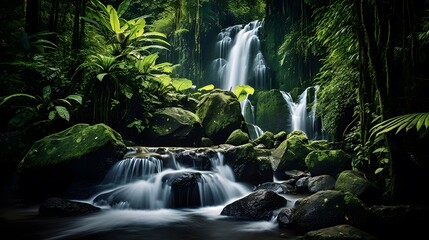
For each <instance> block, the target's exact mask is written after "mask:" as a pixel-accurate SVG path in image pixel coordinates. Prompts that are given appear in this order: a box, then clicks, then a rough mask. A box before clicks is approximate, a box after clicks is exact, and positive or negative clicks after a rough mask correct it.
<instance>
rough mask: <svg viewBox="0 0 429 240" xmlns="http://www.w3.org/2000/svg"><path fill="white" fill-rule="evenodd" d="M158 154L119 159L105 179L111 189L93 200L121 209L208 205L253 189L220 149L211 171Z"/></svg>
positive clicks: (213, 159) (213, 158)
mask: <svg viewBox="0 0 429 240" xmlns="http://www.w3.org/2000/svg"><path fill="white" fill-rule="evenodd" d="M133 154H135V153H133ZM150 154H151V155H154V153H150ZM147 155H149V154H147ZM158 156H159V157H153V156H145V154H143V155H142V156H138V154H137V155H136V156H132V157H126V158H125V159H123V160H122V161H120V162H118V163H116V164H115V165H114V166H113V167H112V169H111V170H110V172H109V173H108V174H107V175H106V178H105V180H104V183H103V186H104V188H106V187H108V189H107V190H104V191H102V192H101V193H100V194H97V196H96V197H95V198H94V199H93V200H92V201H93V202H94V203H95V204H97V205H101V206H103V205H108V206H111V207H112V208H118V209H163V208H178V207H179V208H180V207H204V206H216V205H220V204H224V203H225V202H227V201H228V200H230V199H232V198H237V197H240V196H243V195H244V194H246V193H249V189H247V188H246V187H244V186H243V185H241V184H239V183H236V182H235V179H234V174H233V172H232V170H231V168H230V167H229V166H227V165H225V164H224V163H223V155H222V153H220V152H218V153H216V154H214V155H213V156H211V157H210V164H211V167H210V168H211V170H210V171H206V170H200V169H196V168H189V167H183V166H182V165H181V164H180V163H178V162H177V161H176V159H175V157H174V154H164V155H158ZM192 165H195V163H193V164H192ZM164 166H172V168H166V167H164Z"/></svg>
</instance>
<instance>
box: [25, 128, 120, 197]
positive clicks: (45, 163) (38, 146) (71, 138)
mask: <svg viewBox="0 0 429 240" xmlns="http://www.w3.org/2000/svg"><path fill="white" fill-rule="evenodd" d="M125 152H126V146H125V144H124V143H123V141H122V137H121V135H120V134H119V133H117V132H116V131H114V130H113V129H112V128H110V127H109V126H107V125H105V124H96V125H89V124H76V125H74V126H72V127H70V128H68V129H65V130H63V131H61V132H58V133H55V134H52V135H48V136H46V137H44V138H42V139H40V140H38V141H36V142H35V143H34V144H33V146H32V147H31V149H30V150H29V151H28V152H27V154H26V155H25V157H24V158H23V159H22V160H21V162H20V163H19V166H18V183H19V187H20V190H21V193H22V196H23V197H24V198H26V199H28V200H42V199H44V198H47V197H53V196H56V197H66V198H85V197H88V196H89V195H91V194H92V193H93V192H92V190H93V189H92V187H93V186H94V185H96V184H98V183H99V182H100V181H101V180H102V179H103V177H104V176H105V174H106V173H107V172H108V170H109V169H110V168H111V166H112V165H113V164H114V163H115V162H117V161H118V160H120V159H122V157H123V156H124V154H125Z"/></svg>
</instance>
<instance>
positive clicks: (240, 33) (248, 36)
mask: <svg viewBox="0 0 429 240" xmlns="http://www.w3.org/2000/svg"><path fill="white" fill-rule="evenodd" d="M261 26H262V21H258V20H256V21H253V22H250V23H249V24H247V25H245V26H243V25H235V26H232V27H228V28H226V29H223V30H222V31H221V32H220V33H219V34H218V41H217V43H216V51H215V52H216V54H217V56H216V57H215V60H214V61H213V64H212V68H213V69H212V70H213V75H214V78H215V79H217V82H218V83H219V84H220V87H221V88H222V89H225V90H232V91H234V89H235V87H236V86H238V85H244V84H249V85H251V86H253V87H255V88H256V89H268V88H270V87H271V84H270V83H268V82H267V79H268V77H267V68H266V65H265V59H264V56H263V54H262V52H261V50H260V41H259V37H258V31H259V28H260V27H261Z"/></svg>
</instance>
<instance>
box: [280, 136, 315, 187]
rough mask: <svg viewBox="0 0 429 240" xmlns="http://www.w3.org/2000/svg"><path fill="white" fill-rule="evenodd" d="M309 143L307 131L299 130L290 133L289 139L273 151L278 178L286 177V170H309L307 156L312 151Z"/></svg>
mask: <svg viewBox="0 0 429 240" xmlns="http://www.w3.org/2000/svg"><path fill="white" fill-rule="evenodd" d="M308 143H309V142H308V138H307V136H306V135H305V133H304V132H303V131H300V130H297V131H293V132H292V133H289V134H288V136H287V139H286V140H284V141H283V142H282V143H281V144H280V146H278V147H277V148H276V149H275V150H274V151H273V159H274V168H275V172H274V175H275V177H276V178H277V179H286V178H287V176H286V174H285V172H286V171H290V170H303V171H304V170H307V167H306V165H305V157H306V156H307V155H308V154H309V153H310V152H311V151H312V149H311V148H310V147H309V145H308Z"/></svg>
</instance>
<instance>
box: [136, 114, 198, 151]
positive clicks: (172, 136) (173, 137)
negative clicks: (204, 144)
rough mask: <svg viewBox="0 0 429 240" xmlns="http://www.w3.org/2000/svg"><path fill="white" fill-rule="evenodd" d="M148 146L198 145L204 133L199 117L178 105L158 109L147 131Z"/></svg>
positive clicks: (145, 142)
mask: <svg viewBox="0 0 429 240" xmlns="http://www.w3.org/2000/svg"><path fill="white" fill-rule="evenodd" d="M145 134H146V136H145V138H144V139H145V141H144V144H145V145H147V146H186V147H191V146H196V145H198V144H199V143H200V141H201V137H202V135H203V130H202V127H201V121H200V119H199V117H198V116H197V115H196V114H194V113H193V112H190V111H188V110H184V109H182V108H178V107H168V108H161V109H159V110H157V111H156V112H155V113H154V115H153V117H152V120H151V122H150V126H149V128H148V130H147V131H146V133H145Z"/></svg>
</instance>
